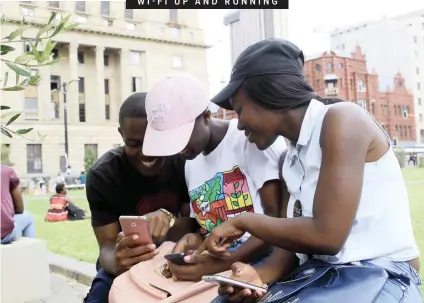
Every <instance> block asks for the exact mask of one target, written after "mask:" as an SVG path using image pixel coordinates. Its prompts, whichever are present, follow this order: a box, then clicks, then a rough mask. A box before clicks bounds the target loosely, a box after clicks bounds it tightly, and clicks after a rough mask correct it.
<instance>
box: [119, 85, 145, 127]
mask: <svg viewBox="0 0 424 303" xmlns="http://www.w3.org/2000/svg"><path fill="white" fill-rule="evenodd" d="M146 96H147V93H135V94H132V95H131V96H129V97H128V98H127V99H126V100H125V101H124V103H122V105H121V108H120V109H119V125H122V121H124V119H125V118H128V117H138V118H145V117H146V116H147V115H146V108H145V106H146Z"/></svg>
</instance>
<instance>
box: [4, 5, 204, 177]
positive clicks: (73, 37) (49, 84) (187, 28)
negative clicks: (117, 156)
mask: <svg viewBox="0 0 424 303" xmlns="http://www.w3.org/2000/svg"><path fill="white" fill-rule="evenodd" d="M0 6H1V10H2V14H3V15H4V16H6V18H7V23H6V24H4V26H3V27H2V29H1V36H2V37H4V36H6V35H8V34H9V33H10V32H12V31H14V30H15V29H16V28H17V27H18V26H20V23H21V21H22V20H24V21H25V23H28V24H32V25H34V26H36V25H41V24H45V23H47V21H48V19H49V18H50V16H51V14H52V12H59V13H61V14H63V16H66V15H68V14H71V15H72V19H71V20H73V21H76V22H78V23H79V24H80V25H79V26H78V27H77V28H76V29H75V30H72V31H70V32H65V33H62V34H60V35H59V36H57V38H56V41H57V46H56V48H55V49H54V54H55V55H54V56H59V57H62V58H63V59H62V60H61V61H60V62H59V63H58V64H55V65H53V66H50V67H49V66H47V67H40V68H39V71H40V73H41V75H42V77H43V80H42V81H41V82H40V83H39V84H38V85H37V86H32V87H29V88H27V89H26V90H25V91H22V92H2V93H1V95H0V97H1V104H2V105H11V106H13V108H14V109H16V110H21V111H22V112H23V115H22V116H21V117H20V118H19V120H17V121H16V123H14V126H13V128H15V129H16V128H28V127H34V128H35V129H36V130H37V131H39V132H41V133H42V134H45V135H46V137H45V138H44V139H43V140H42V141H29V140H26V139H22V138H19V137H15V138H13V139H11V140H9V139H8V138H7V137H5V136H3V135H2V137H1V139H2V144H8V145H9V147H10V159H11V161H12V162H13V163H14V164H15V166H14V167H15V169H16V171H17V172H18V174H19V175H20V176H22V177H32V176H34V177H35V176H54V175H57V174H58V172H59V171H60V170H63V169H64V168H65V163H66V161H65V148H64V142H65V139H64V107H63V89H62V85H63V83H64V82H66V83H69V82H70V81H72V80H77V79H79V81H75V82H73V83H71V84H70V85H69V86H68V90H67V104H68V106H67V111H68V114H67V116H68V134H69V135H68V136H69V162H70V165H71V167H72V170H73V171H77V170H79V171H82V170H84V163H83V162H84V161H83V159H84V151H85V149H87V148H92V149H94V150H95V151H96V153H97V154H98V155H99V156H100V155H101V154H103V153H104V152H106V151H107V150H109V149H111V148H113V147H114V146H117V145H120V144H121V142H122V140H121V137H120V135H119V133H118V132H117V126H118V111H119V107H120V105H121V104H122V102H123V100H124V99H125V98H126V97H128V96H129V95H130V94H132V93H133V92H140V91H146V90H148V89H149V87H151V86H152V85H153V83H154V82H155V81H156V80H158V78H160V77H161V76H163V75H164V74H166V73H168V72H171V71H178V70H181V71H187V72H190V73H192V74H194V75H195V76H197V77H198V78H200V79H202V80H203V82H204V84H205V86H206V87H208V76H207V69H206V48H207V46H206V45H205V39H204V33H203V30H201V29H200V28H199V11H196V10H126V9H125V2H123V1H119V2H116V1H113V2H109V1H72V2H71V1H36V2H35V1H20V2H19V1H16V2H2V3H1V4H0ZM36 33H37V30H36V29H35V28H34V29H30V30H28V31H26V32H25V34H24V40H23V41H22V42H17V43H15V45H14V46H13V47H15V48H16V50H15V51H14V52H13V56H14V57H16V56H18V55H20V54H22V53H24V52H25V50H26V49H27V47H29V45H28V42H27V41H26V40H31V38H34V37H35V35H36ZM1 71H2V78H3V75H4V72H5V71H7V67H6V66H5V65H2V66H1ZM34 72H36V71H34ZM10 78H14V77H10ZM9 81H10V83H9V85H13V83H14V82H13V81H14V79H9ZM35 134H36V132H32V134H31V135H30V137H33V138H35V137H36V136H35Z"/></svg>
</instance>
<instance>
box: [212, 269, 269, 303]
mask: <svg viewBox="0 0 424 303" xmlns="http://www.w3.org/2000/svg"><path fill="white" fill-rule="evenodd" d="M231 270H232V272H233V274H232V275H231V277H230V278H231V279H234V280H237V281H241V282H245V283H249V284H252V285H255V286H259V287H265V288H266V287H267V285H266V284H264V283H263V282H262V279H261V277H259V274H258V273H257V272H256V270H255V269H254V268H253V267H252V266H250V265H248V264H244V263H240V262H237V263H234V264H233V265H232V266H231ZM218 293H219V295H220V296H225V295H228V302H243V303H244V302H256V301H257V300H258V299H259V298H260V297H262V296H263V295H265V293H264V292H256V291H252V290H250V289H237V288H234V287H233V286H220V287H219V288H218Z"/></svg>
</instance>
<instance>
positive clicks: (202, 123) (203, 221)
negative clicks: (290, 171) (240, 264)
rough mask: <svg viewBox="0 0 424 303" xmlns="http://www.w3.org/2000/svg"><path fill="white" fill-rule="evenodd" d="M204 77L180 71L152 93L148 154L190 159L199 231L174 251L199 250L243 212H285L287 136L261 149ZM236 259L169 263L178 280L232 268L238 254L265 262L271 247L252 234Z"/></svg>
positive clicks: (235, 248)
mask: <svg viewBox="0 0 424 303" xmlns="http://www.w3.org/2000/svg"><path fill="white" fill-rule="evenodd" d="M209 104H210V102H209V98H208V95H207V93H206V90H205V89H204V87H203V85H202V83H201V82H200V81H199V80H198V79H196V78H195V77H193V76H192V75H190V74H187V73H172V74H169V75H167V76H166V77H164V78H163V79H161V80H159V81H158V82H157V83H156V84H155V85H154V86H153V88H152V89H151V90H150V91H149V92H148V93H147V97H146V112H147V117H148V124H147V131H146V135H145V138H144V144H143V154H145V155H150V156H167V155H173V154H180V155H181V156H183V157H184V158H185V159H186V160H187V162H186V165H185V179H186V183H187V187H188V190H189V197H190V209H191V214H190V216H191V217H192V218H196V220H197V222H198V223H199V224H198V227H197V231H196V232H195V233H189V234H187V235H185V236H184V237H183V238H182V239H181V240H180V241H179V242H178V243H177V244H176V246H175V248H174V250H173V253H181V252H184V253H187V252H188V251H190V250H194V249H197V247H198V246H199V245H200V244H201V243H202V242H203V240H204V238H205V237H206V236H207V235H208V234H209V233H210V232H211V230H213V229H214V228H215V227H216V226H219V224H221V223H222V222H224V221H225V220H227V219H229V218H231V217H235V216H238V215H239V214H242V213H246V212H249V213H260V214H263V213H264V212H265V213H266V214H268V215H270V216H274V217H278V216H279V213H278V211H279V209H280V191H281V189H280V184H281V182H280V180H279V158H280V155H281V154H282V153H283V152H284V151H285V150H286V148H287V145H286V143H285V141H284V139H283V138H280V139H279V140H276V142H275V143H274V144H273V145H272V146H270V147H269V148H268V149H267V150H264V151H260V150H258V148H257V147H256V146H255V145H254V144H251V143H249V141H250V139H248V138H246V137H245V135H244V133H243V132H241V131H239V130H238V129H237V120H235V119H234V120H231V121H229V120H221V119H214V118H212V117H211V113H210V111H209V109H208V105H209ZM230 249H231V251H236V252H235V253H234V255H233V258H228V259H227V260H225V261H223V260H219V259H217V258H213V257H211V256H210V255H204V256H201V257H198V258H192V259H189V260H188V261H189V262H190V263H191V265H190V266H187V265H185V266H178V265H175V264H172V263H169V267H170V269H171V272H172V273H173V275H174V277H175V278H176V279H180V280H190V281H199V280H200V279H201V277H202V276H203V275H208V274H215V273H219V272H223V271H226V270H228V269H230V266H231V264H232V263H234V262H235V261H242V260H243V261H244V262H249V263H255V264H256V263H258V262H260V261H261V260H263V259H264V258H266V257H267V256H268V255H269V246H268V245H266V244H265V243H264V242H263V241H261V240H258V239H256V238H254V237H250V235H249V234H245V235H243V237H241V238H240V239H238V240H237V241H236V242H234V243H232V247H231V248H230Z"/></svg>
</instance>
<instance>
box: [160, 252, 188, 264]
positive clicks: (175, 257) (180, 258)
mask: <svg viewBox="0 0 424 303" xmlns="http://www.w3.org/2000/svg"><path fill="white" fill-rule="evenodd" d="M185 256H186V254H185V253H176V254H169V255H165V259H166V260H168V261H169V262H171V263H173V264H175V265H180V266H181V265H190V263H186V262H185V261H184V257H185Z"/></svg>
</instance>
